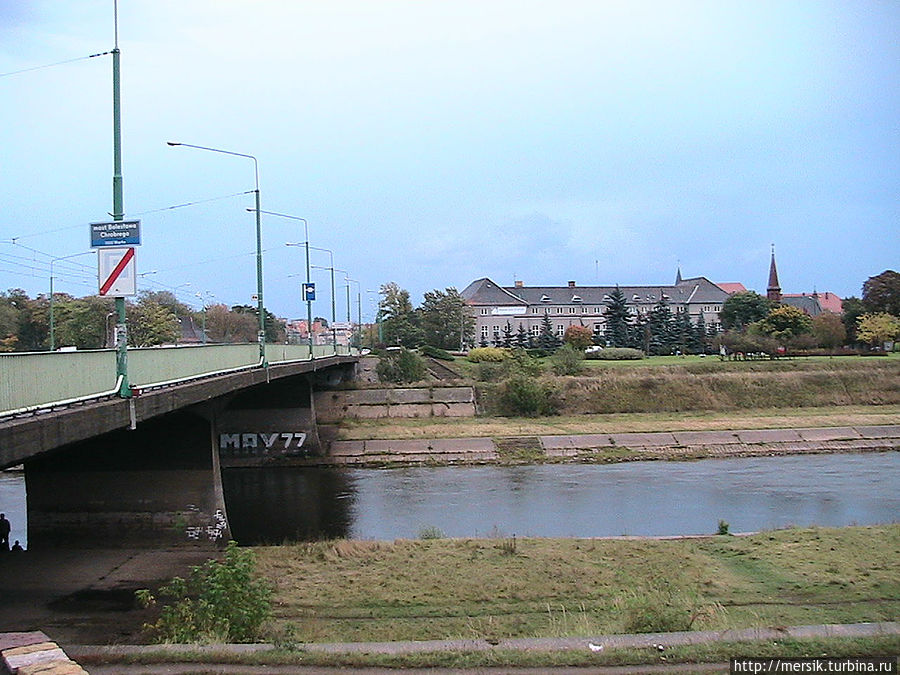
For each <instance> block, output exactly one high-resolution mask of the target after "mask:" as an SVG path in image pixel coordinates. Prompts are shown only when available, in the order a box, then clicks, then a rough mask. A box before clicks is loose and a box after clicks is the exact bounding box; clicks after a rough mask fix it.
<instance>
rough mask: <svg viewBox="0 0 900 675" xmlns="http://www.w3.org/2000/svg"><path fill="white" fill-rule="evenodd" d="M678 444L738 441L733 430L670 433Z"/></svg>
mask: <svg viewBox="0 0 900 675" xmlns="http://www.w3.org/2000/svg"><path fill="white" fill-rule="evenodd" d="M672 435H673V436H674V437H675V440H676V441H678V445H713V444H716V445H718V444H723V443H726V444H727V443H740V442H741V441H740V439H739V438H738V436H737V433H736V432H734V431H675V432H673V433H672Z"/></svg>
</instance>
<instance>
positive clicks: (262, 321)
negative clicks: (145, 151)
mask: <svg viewBox="0 0 900 675" xmlns="http://www.w3.org/2000/svg"><path fill="white" fill-rule="evenodd" d="M166 144H167V145H170V146H172V147H178V146H182V147H185V148H195V149H197V150H208V151H209V152H218V153H220V154H222V155H233V156H234V157H246V158H247V159H252V160H253V175H254V177H255V179H256V189H255V190H254V193H255V194H256V208H255V209H252V210H254V211H256V300H257V312H258V313H259V334H258V336H257V337H258V339H259V362H260V363H261V364H262V365H263V366H268V363H267V361H266V310H265V304H264V303H263V270H262V267H263V266H262V255H263V254H262V223H261V221H260V214H261V213H262V211H260V209H259V162H258V161H257V160H256V157H254V156H253V155H248V154H246V153H243V152H232V151H231V150H222V149H220V148H210V147H207V146H205V145H193V144H191V143H180V142H178V141H166ZM247 210H248V211H250V210H251V209H247Z"/></svg>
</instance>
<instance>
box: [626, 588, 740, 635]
mask: <svg viewBox="0 0 900 675" xmlns="http://www.w3.org/2000/svg"><path fill="white" fill-rule="evenodd" d="M618 604H619V606H620V608H621V609H622V610H623V614H624V617H623V618H624V629H625V631H626V632H628V633H670V632H673V631H686V630H691V629H692V628H693V626H694V623H695V622H696V621H697V620H698V619H702V618H708V617H709V616H710V615H715V614H716V613H721V611H722V609H721V607H718V606H703V604H702V602H701V600H700V598H699V596H696V595H695V594H693V593H689V592H685V591H682V590H679V589H678V588H676V587H675V586H674V585H672V584H670V583H669V582H668V581H667V580H665V579H651V580H650V583H649V585H648V586H647V587H646V588H641V589H636V590H635V591H634V592H633V593H631V594H629V595H628V596H627V597H626V598H625V599H624V600H620V601H619V603H618Z"/></svg>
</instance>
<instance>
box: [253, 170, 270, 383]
mask: <svg viewBox="0 0 900 675" xmlns="http://www.w3.org/2000/svg"><path fill="white" fill-rule="evenodd" d="M253 168H254V170H255V171H256V189H255V190H254V192H255V194H256V295H257V311H258V312H259V335H258V336H257V337H258V339H259V360H260V363H262V364H263V365H268V364H267V361H266V306H265V304H264V303H263V269H262V223H261V221H260V218H261V216H260V210H259V167H258V165H257V162H256V158H255V157H254V158H253Z"/></svg>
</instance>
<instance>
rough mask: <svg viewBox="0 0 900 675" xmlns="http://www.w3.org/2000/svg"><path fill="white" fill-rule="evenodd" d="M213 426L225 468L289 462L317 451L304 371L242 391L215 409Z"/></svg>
mask: <svg viewBox="0 0 900 675" xmlns="http://www.w3.org/2000/svg"><path fill="white" fill-rule="evenodd" d="M213 426H214V430H215V435H216V436H217V440H216V443H217V445H218V448H219V457H220V459H221V462H222V466H223V467H225V468H231V467H252V466H266V465H270V464H279V463H282V464H290V463H292V462H296V461H297V460H302V459H304V458H306V457H309V456H313V455H317V454H319V453H320V451H321V449H320V443H319V432H318V428H317V426H316V411H315V407H314V404H313V396H312V387H311V385H310V383H309V381H308V380H307V378H306V377H293V378H285V379H284V380H278V381H276V382H272V383H269V384H263V385H258V386H256V387H252V388H250V389H247V390H245V391H242V392H241V393H240V394H237V395H236V396H234V397H233V398H232V399H231V400H230V401H228V403H227V404H226V405H225V406H224V408H221V409H218V410H217V412H216V414H215V416H214V424H213Z"/></svg>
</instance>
